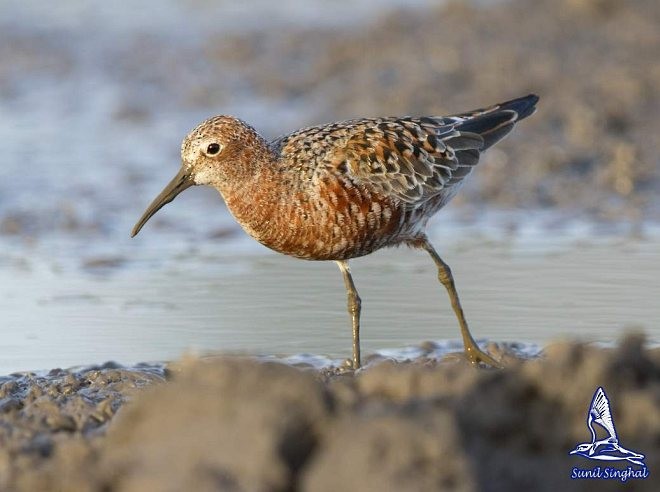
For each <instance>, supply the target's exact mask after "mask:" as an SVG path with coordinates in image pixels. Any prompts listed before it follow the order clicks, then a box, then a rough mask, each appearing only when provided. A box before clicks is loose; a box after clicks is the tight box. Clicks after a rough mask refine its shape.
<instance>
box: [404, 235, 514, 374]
mask: <svg viewBox="0 0 660 492" xmlns="http://www.w3.org/2000/svg"><path fill="white" fill-rule="evenodd" d="M416 245H419V246H421V247H422V248H424V249H425V250H426V251H427V252H428V254H429V255H431V258H432V259H433V261H434V262H435V264H436V266H437V267H438V279H439V280H440V282H441V283H442V285H444V286H445V289H447V293H448V294H449V299H450V300H451V307H452V308H453V309H454V313H455V314H456V318H458V324H459V325H460V326H461V336H462V337H463V346H464V347H465V354H466V355H467V357H468V359H469V360H470V362H472V363H473V364H477V363H479V362H483V363H485V364H488V365H490V366H493V367H502V364H501V363H500V362H498V361H496V360H495V359H493V358H492V357H491V356H490V355H488V354H487V353H486V352H484V351H482V350H481V349H480V348H479V346H478V345H477V342H475V341H474V338H472V334H471V333H470V329H469V328H468V324H467V321H465V315H464V314H463V308H462V307H461V301H460V300H459V298H458V292H456V285H455V284H454V277H453V276H452V274H451V270H450V268H449V265H447V264H446V263H445V262H444V261H442V258H440V255H438V253H437V252H436V251H435V249H434V248H433V246H432V245H431V243H430V242H429V240H428V239H426V238H424V239H423V240H422V241H420V242H418V243H416Z"/></svg>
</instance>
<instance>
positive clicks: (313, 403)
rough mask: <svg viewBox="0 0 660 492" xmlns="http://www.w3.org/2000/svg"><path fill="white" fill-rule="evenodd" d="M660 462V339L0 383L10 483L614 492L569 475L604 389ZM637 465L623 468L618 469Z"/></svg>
mask: <svg viewBox="0 0 660 492" xmlns="http://www.w3.org/2000/svg"><path fill="white" fill-rule="evenodd" d="M598 386H603V387H604V388H605V389H606V391H607V393H608V395H609V397H610V400H611V405H612V412H613V415H614V419H615V424H616V428H617V431H618V433H619V438H620V440H621V444H622V445H623V446H625V447H627V448H629V449H633V450H635V451H638V452H641V453H644V454H646V465H647V467H648V470H649V471H650V474H651V476H650V478H648V479H647V480H634V479H630V481H629V482H628V483H627V485H628V486H633V487H634V489H635V490H654V489H656V490H657V488H655V487H654V486H653V484H654V483H655V485H656V487H657V481H656V480H655V479H654V476H655V473H656V471H657V470H658V469H659V467H660V445H659V443H660V404H659V401H660V350H659V349H646V348H644V345H643V339H642V337H639V336H629V337H627V338H626V339H624V340H623V341H622V342H621V343H620V344H619V345H618V346H617V347H616V348H614V349H602V348H595V347H593V346H586V345H581V344H570V343H558V344H554V345H551V346H548V347H547V348H546V350H545V351H544V355H543V357H541V358H538V359H533V360H526V361H525V360H519V359H514V358H512V357H508V363H507V367H506V368H505V369H503V370H488V369H475V368H473V367H471V366H470V365H469V364H467V363H466V362H465V361H463V360H462V358H460V357H452V358H446V359H445V360H442V361H437V360H432V359H425V358H420V359H417V360H411V361H409V362H405V363H393V362H391V361H387V360H377V361H372V362H371V363H370V364H368V366H367V367H366V369H364V370H362V371H360V372H358V373H357V374H352V373H347V372H342V371H340V370H337V369H326V370H322V371H317V370H314V369H312V368H309V367H291V366H287V365H284V364H280V363H273V362H256V361H255V360H251V359H247V358H237V357H213V358H208V359H204V360H193V359H186V360H182V361H179V362H176V363H173V364H170V365H168V366H167V367H164V368H159V367H155V366H147V365H145V366H141V367H136V368H132V369H124V368H120V367H116V366H114V365H112V364H109V365H106V366H101V367H95V368H89V369H85V370H80V371H73V370H69V371H64V370H54V371H51V372H50V373H49V374H47V375H41V376H37V375H34V374H28V375H13V376H7V377H4V378H2V379H0V490H16V491H35V490H44V491H49V490H66V491H94V490H103V491H145V490H196V491H206V490H209V491H210V490H277V491H291V490H333V491H334V490H419V491H422V490H424V491H426V490H530V489H531V488H533V489H535V490H558V489H560V488H561V489H562V490H590V489H595V488H597V487H598V488H599V490H615V489H616V490H618V489H619V488H620V487H621V483H620V481H617V480H599V481H593V480H571V479H570V475H571V473H572V470H573V468H574V467H581V468H584V469H586V468H593V467H594V466H597V465H599V464H602V463H598V462H594V461H590V460H587V459H584V458H580V457H575V456H569V454H568V453H569V451H570V450H572V449H573V448H574V447H575V446H576V445H577V444H578V443H582V442H588V441H589V440H590V435H589V431H588V429H587V426H586V425H585V416H586V412H587V408H588V406H589V404H590V402H591V397H592V395H593V394H594V391H595V388H597V387H598ZM623 468H625V466H623Z"/></svg>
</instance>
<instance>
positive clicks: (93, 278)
mask: <svg viewBox="0 0 660 492" xmlns="http://www.w3.org/2000/svg"><path fill="white" fill-rule="evenodd" d="M437 239H438V243H439V244H440V245H442V244H444V248H442V249H443V254H444V256H445V259H446V260H447V261H448V262H449V264H450V265H451V266H452V269H453V271H454V273H455V277H456V279H457V284H458V288H459V291H460V294H461V298H462V300H463V303H464V306H465V309H466V313H467V316H468V321H469V322H470V323H471V326H472V329H473V332H474V333H475V336H477V337H478V338H480V339H490V340H495V341H519V342H536V343H540V344H542V343H544V342H546V341H548V340H551V339H556V338H558V337H562V336H571V337H580V338H584V339H590V340H597V341H603V342H608V341H613V340H615V339H617V338H618V337H619V336H620V334H621V333H622V331H623V330H624V329H625V328H627V327H633V328H639V329H643V330H644V331H645V332H646V333H647V334H648V336H649V337H650V338H651V340H652V341H653V342H659V341H660V326H658V323H657V320H658V319H660V305H659V304H658V303H657V299H658V298H659V294H660V287H659V286H658V283H657V279H658V278H660V248H659V247H658V246H659V241H658V240H657V239H653V240H644V241H632V240H630V241H623V242H611V241H607V240H602V241H600V242H596V243H593V244H583V245H576V244H575V243H572V244H570V245H569V244H566V245H563V246H562V245H556V246H553V247H548V245H547V242H546V243H543V242H539V243H534V242H522V243H521V242H515V241H513V242H507V241H500V240H498V241H477V240H463V241H459V242H456V241H454V242H453V243H452V242H447V241H446V240H445V241H443V239H442V238H437ZM549 241H550V240H549ZM143 254H144V258H149V257H150V256H151V255H156V254H157V252H150V251H146V252H144V253H143ZM352 265H353V271H354V276H355V281H356V283H357V286H358V288H359V289H360V294H361V296H362V301H363V305H362V306H363V328H362V343H363V350H364V352H365V355H367V354H369V353H370V352H372V351H374V350H377V349H386V348H399V349H401V348H402V347H404V346H406V345H414V344H419V343H420V342H422V341H424V340H448V339H458V338H459V331H458V326H457V324H456V320H455V318H454V316H453V313H452V311H451V308H450V306H449V302H448V300H447V297H446V294H445V292H444V290H443V288H442V287H441V286H440V285H439V284H438V283H437V281H436V278H435V269H434V267H433V265H432V264H431V263H430V261H429V260H428V258H427V256H426V255H425V254H423V253H421V252H419V251H413V250H405V249H401V250H388V251H384V252H380V253H376V254H374V255H371V256H370V257H366V258H363V259H358V260H355V261H354V262H353V263H352ZM0 313H2V314H1V316H2V318H1V319H0V340H1V342H0V344H1V348H2V351H1V352H2V354H3V357H2V359H0V373H7V372H10V371H15V370H27V369H39V368H50V367H53V366H57V365H60V366H71V365H78V364H84V363H98V362H101V361H104V360H108V359H113V360H117V361H119V362H124V363H132V362H138V361H156V360H166V359H171V358H175V357H177V356H179V355H180V354H181V353H182V352H183V351H185V350H187V349H192V350H195V351H202V352H203V351H240V352H249V353H259V354H267V355H268V354H284V355H291V354H299V353H312V354H319V355H327V356H330V357H348V356H349V355H350V347H351V336H350V328H349V321H348V315H347V313H346V299H345V293H344V288H343V284H342V282H341V278H340V275H339V273H338V272H337V271H336V268H335V266H334V264H332V263H328V262H322V263H315V262H305V261H299V260H294V259H289V258H286V257H282V256H279V255H275V254H266V253H264V254H254V255H244V256H236V255H232V254H231V253H225V252H218V251H216V252H215V254H214V253H213V252H211V253H209V252H208V251H207V252H198V253H193V254H187V255H180V256H178V257H172V258H169V259H166V260H164V261H163V262H162V263H160V264H158V265H155V266H154V265H153V264H152V263H149V262H148V261H146V260H145V261H144V262H142V261H141V260H138V261H137V262H134V263H132V264H131V268H125V267H123V268H118V269H116V270H113V271H110V272H109V273H107V274H105V275H102V276H98V275H91V274H89V273H85V272H84V271H81V270H80V269H78V268H71V269H69V268H64V269H62V271H55V272H53V271H52V269H51V268H38V267H32V268H30V269H29V270H27V271H26V270H25V269H19V268H18V267H7V266H5V267H3V268H1V269H0Z"/></svg>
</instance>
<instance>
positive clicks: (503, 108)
mask: <svg viewBox="0 0 660 492" xmlns="http://www.w3.org/2000/svg"><path fill="white" fill-rule="evenodd" d="M538 100H539V97H538V96H537V95H535V94H529V95H528V96H524V97H519V98H518V99H512V100H510V101H506V102H503V103H500V104H495V105H494V106H490V107H488V108H481V109H475V110H473V111H469V112H467V113H461V114H455V115H452V117H454V118H461V119H463V120H464V121H461V122H460V123H458V124H457V125H456V126H455V128H456V130H459V131H460V132H470V133H477V134H479V135H481V138H483V139H484V146H483V147H482V148H481V149H480V150H481V151H484V150H486V149H487V148H488V147H491V146H492V145H494V144H496V143H497V142H499V141H500V140H502V138H504V137H505V136H506V135H507V134H508V133H509V132H510V131H511V130H512V129H513V127H514V125H515V124H516V123H517V122H518V121H520V120H522V119H525V118H527V117H528V116H530V115H532V114H533V113H534V111H536V103H537V102H538Z"/></svg>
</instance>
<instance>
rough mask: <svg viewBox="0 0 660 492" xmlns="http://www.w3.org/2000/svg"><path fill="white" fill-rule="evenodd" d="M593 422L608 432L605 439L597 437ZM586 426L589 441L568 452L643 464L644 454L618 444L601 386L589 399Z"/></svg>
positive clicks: (605, 459) (605, 396)
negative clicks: (589, 435)
mask: <svg viewBox="0 0 660 492" xmlns="http://www.w3.org/2000/svg"><path fill="white" fill-rule="evenodd" d="M594 423H596V424H598V425H599V426H601V427H602V428H603V429H605V430H606V431H607V433H608V437H606V438H605V439H597V437H598V435H597V434H596V429H594V425H593V424H594ZM587 427H589V430H590V431H591V442H590V443H588V442H585V443H581V444H578V445H577V446H576V447H575V449H574V450H573V451H571V452H570V453H569V454H577V455H579V456H584V457H585V458H589V459H592V460H601V461H623V460H626V461H629V462H630V463H634V464H635V465H640V466H645V465H644V463H643V462H642V461H641V460H643V459H644V455H643V454H640V453H636V452H634V451H630V450H629V449H626V448H624V447H623V446H621V445H620V444H619V438H618V436H617V434H616V429H615V427H614V419H613V418H612V411H611V409H610V400H609V399H608V398H607V395H606V394H605V390H604V389H603V388H602V387H598V389H596V392H595V393H594V397H593V398H592V400H591V405H590V407H589V412H588V413H587Z"/></svg>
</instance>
